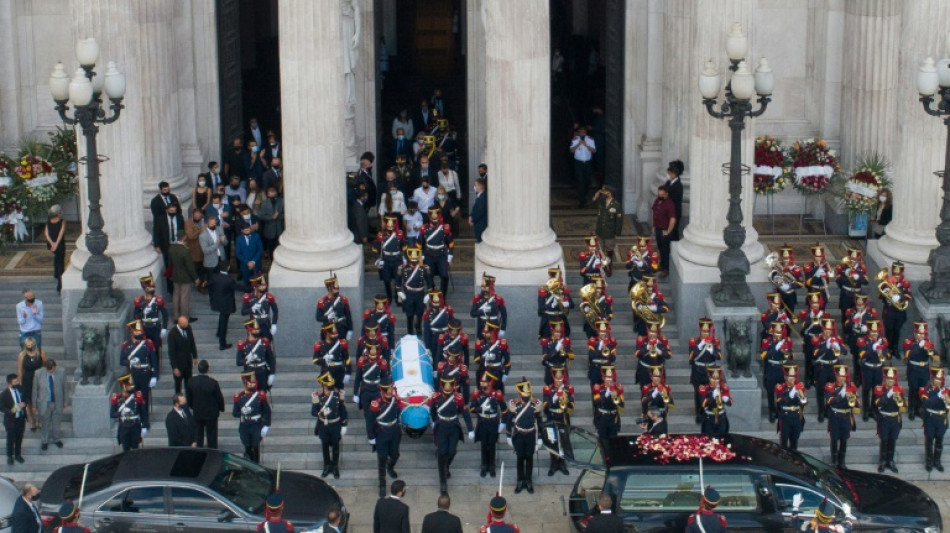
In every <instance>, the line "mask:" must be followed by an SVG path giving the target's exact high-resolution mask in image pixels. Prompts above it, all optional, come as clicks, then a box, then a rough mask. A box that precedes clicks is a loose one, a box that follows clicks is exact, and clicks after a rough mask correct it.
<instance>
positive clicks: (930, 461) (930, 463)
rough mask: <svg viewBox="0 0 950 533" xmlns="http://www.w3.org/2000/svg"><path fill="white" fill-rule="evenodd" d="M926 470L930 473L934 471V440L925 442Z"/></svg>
mask: <svg viewBox="0 0 950 533" xmlns="http://www.w3.org/2000/svg"><path fill="white" fill-rule="evenodd" d="M924 468H925V469H926V470H927V471H928V472H931V471H933V469H934V448H933V440H932V439H925V440H924Z"/></svg>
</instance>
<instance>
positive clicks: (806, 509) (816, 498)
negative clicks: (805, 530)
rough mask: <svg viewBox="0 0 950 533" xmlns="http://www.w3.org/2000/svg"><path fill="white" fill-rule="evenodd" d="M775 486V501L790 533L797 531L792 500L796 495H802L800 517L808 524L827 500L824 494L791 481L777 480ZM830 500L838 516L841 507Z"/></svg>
mask: <svg viewBox="0 0 950 533" xmlns="http://www.w3.org/2000/svg"><path fill="white" fill-rule="evenodd" d="M773 486H774V487H775V500H776V502H777V505H778V508H779V509H780V510H781V512H782V518H783V519H784V521H785V531H788V532H791V531H797V529H795V528H794V520H793V518H792V498H793V497H794V496H795V495H796V494H801V495H802V498H803V500H802V504H801V506H800V507H799V508H798V511H799V514H798V517H799V518H801V519H802V520H805V521H806V522H807V521H809V520H811V519H812V518H814V517H815V510H816V509H818V506H820V505H821V502H823V501H824V500H825V498H826V496H825V495H824V494H822V493H821V492H818V491H816V490H815V489H812V488H810V487H805V486H802V485H800V484H798V483H795V482H791V481H785V480H776V481H775V483H774V484H773ZM828 500H830V501H831V503H832V504H834V506H835V512H836V514H837V513H838V511H840V509H841V506H840V505H838V502H837V501H835V499H834V498H828Z"/></svg>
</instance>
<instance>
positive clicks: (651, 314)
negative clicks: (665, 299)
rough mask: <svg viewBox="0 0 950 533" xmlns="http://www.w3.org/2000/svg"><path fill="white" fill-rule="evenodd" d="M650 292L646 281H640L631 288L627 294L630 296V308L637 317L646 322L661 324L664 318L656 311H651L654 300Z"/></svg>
mask: <svg viewBox="0 0 950 533" xmlns="http://www.w3.org/2000/svg"><path fill="white" fill-rule="evenodd" d="M649 290H650V289H649V287H648V286H647V284H646V282H644V281H638V282H637V283H636V284H634V286H633V287H631V288H630V292H629V293H627V294H628V296H630V308H631V309H633V313H634V314H635V315H637V316H638V317H640V318H641V319H643V320H645V321H646V322H660V321H661V320H662V317H661V316H660V315H658V314H657V313H656V312H655V311H651V310H650V305H652V304H653V299H652V298H651V297H650V294H649V292H648V291H649Z"/></svg>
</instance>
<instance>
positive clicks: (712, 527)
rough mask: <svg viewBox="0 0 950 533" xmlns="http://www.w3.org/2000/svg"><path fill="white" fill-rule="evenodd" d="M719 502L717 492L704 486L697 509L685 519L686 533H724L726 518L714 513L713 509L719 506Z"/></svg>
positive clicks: (710, 487)
mask: <svg viewBox="0 0 950 533" xmlns="http://www.w3.org/2000/svg"><path fill="white" fill-rule="evenodd" d="M720 500H721V498H720V496H719V492H718V491H717V490H716V489H714V488H712V486H710V485H706V488H705V489H703V495H702V498H700V500H699V509H698V510H697V511H696V512H695V513H693V514H691V515H689V518H687V519H686V530H685V531H686V533H725V532H726V531H728V528H727V527H726V517H725V516H723V515H721V514H719V513H717V512H715V511H714V510H713V509H715V508H716V506H718V505H719V501H720Z"/></svg>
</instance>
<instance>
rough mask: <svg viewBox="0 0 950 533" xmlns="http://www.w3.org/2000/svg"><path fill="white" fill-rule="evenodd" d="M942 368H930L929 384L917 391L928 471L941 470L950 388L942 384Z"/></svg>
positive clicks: (925, 464)
mask: <svg viewBox="0 0 950 533" xmlns="http://www.w3.org/2000/svg"><path fill="white" fill-rule="evenodd" d="M945 375H946V374H945V371H944V369H943V368H931V369H930V384H929V385H928V386H926V387H923V388H921V389H920V390H919V391H918V393H917V394H918V395H919V396H920V409H921V415H922V416H923V419H924V461H925V462H924V466H925V467H926V469H927V471H928V472H930V471H931V470H932V469H933V468H936V469H937V471H938V472H943V464H941V462H940V456H941V455H942V454H943V436H944V434H946V433H947V410H948V409H950V389H947V388H946V387H945V386H944V380H945Z"/></svg>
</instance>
